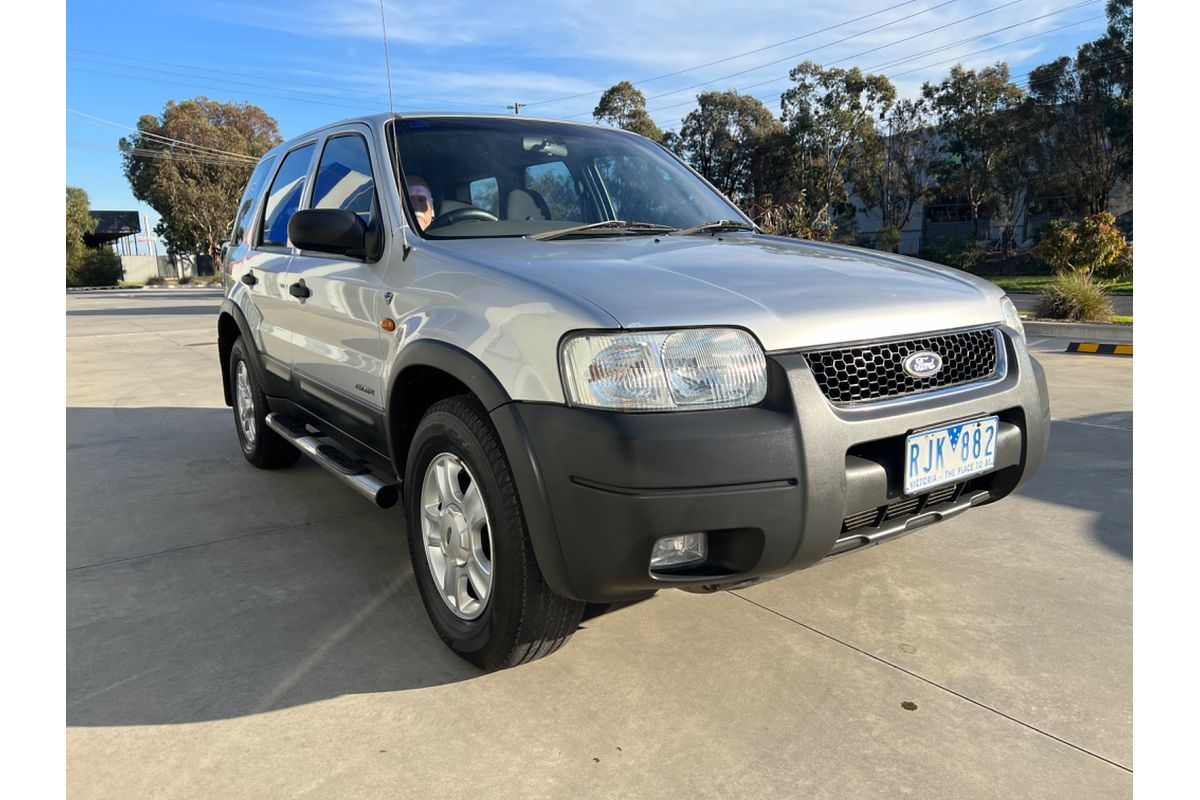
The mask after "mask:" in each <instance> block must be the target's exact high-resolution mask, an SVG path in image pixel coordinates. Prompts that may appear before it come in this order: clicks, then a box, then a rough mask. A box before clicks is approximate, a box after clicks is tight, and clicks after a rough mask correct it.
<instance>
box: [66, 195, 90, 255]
mask: <svg viewBox="0 0 1200 800" xmlns="http://www.w3.org/2000/svg"><path fill="white" fill-rule="evenodd" d="M90 208H91V202H90V201H89V200H88V195H87V192H85V191H84V190H83V189H80V188H79V187H77V186H68V187H67V269H68V270H71V269H73V268H75V267H78V266H79V265H80V264H81V263H82V262H83V259H84V257H85V256H86V255H87V245H85V244H84V243H83V237H84V236H87V235H88V234H90V233H93V232H95V230H96V220H95V219H93V218H92V215H91V214H89V213H88V210H89V209H90Z"/></svg>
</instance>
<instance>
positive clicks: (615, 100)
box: [592, 81, 663, 142]
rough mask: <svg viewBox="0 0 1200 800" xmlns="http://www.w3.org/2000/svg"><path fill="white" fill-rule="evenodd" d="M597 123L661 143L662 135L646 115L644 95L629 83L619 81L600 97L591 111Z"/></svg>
mask: <svg viewBox="0 0 1200 800" xmlns="http://www.w3.org/2000/svg"><path fill="white" fill-rule="evenodd" d="M592 118H593V119H595V120H596V121H597V122H606V123H608V124H609V125H615V126H616V127H618V128H624V129H625V130H627V131H633V132H634V133H640V134H641V135H642V136H645V137H646V138H647V139H653V140H654V141H656V142H661V141H662V138H663V133H662V131H661V130H659V127H658V126H657V125H655V124H654V120H652V119H650V115H649V114H647V113H646V95H644V94H642V92H641V90H640V89H638V88H637V87H636V86H634V85H633V84H632V83H630V82H629V81H621V82H620V83H618V84H616V85H615V86H613V87H611V88H609V89H608V91H606V92H605V93H604V94H603V95H601V96H600V102H599V103H597V104H596V108H595V109H594V110H593V111H592Z"/></svg>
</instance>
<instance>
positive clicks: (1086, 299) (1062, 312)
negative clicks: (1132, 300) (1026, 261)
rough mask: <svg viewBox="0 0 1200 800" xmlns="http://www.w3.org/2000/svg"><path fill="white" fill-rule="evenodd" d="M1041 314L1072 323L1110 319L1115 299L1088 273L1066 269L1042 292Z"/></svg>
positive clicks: (1039, 309)
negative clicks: (1066, 270)
mask: <svg viewBox="0 0 1200 800" xmlns="http://www.w3.org/2000/svg"><path fill="white" fill-rule="evenodd" d="M1038 314H1039V315H1041V316H1043V317H1047V318H1049V319H1061V320H1067V321H1071V322H1108V321H1110V320H1111V318H1112V315H1113V304H1112V298H1110V297H1109V296H1108V293H1107V292H1105V291H1104V289H1103V288H1101V287H1100V286H1099V285H1098V284H1097V283H1096V282H1095V281H1093V280H1092V277H1091V276H1090V275H1089V274H1088V273H1086V272H1063V273H1059V275H1058V276H1057V277H1056V278H1055V279H1054V283H1052V284H1051V285H1050V286H1049V287H1047V289H1046V291H1045V292H1044V293H1043V294H1042V302H1041V305H1040V307H1039V308H1038Z"/></svg>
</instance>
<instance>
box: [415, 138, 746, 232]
mask: <svg viewBox="0 0 1200 800" xmlns="http://www.w3.org/2000/svg"><path fill="white" fill-rule="evenodd" d="M395 125H396V140H395V141H396V145H397V148H398V154H399V158H400V165H401V169H402V171H403V173H404V176H405V178H406V180H407V184H408V186H407V189H408V190H407V191H406V192H405V194H406V196H407V199H408V203H409V210H410V213H411V214H412V218H413V220H414V222H415V224H416V225H417V227H418V228H420V229H421V232H422V234H423V235H425V236H428V237H430V238H466V237H472V238H473V237H495V236H528V235H531V234H540V233H547V232H550V231H555V230H564V229H566V228H577V227H579V226H584V225H590V224H592V223H597V222H600V223H603V222H608V221H612V220H621V221H624V222H628V223H631V224H630V226H629V227H624V226H620V225H604V226H597V227H595V228H592V229H588V230H579V231H572V232H569V233H565V234H564V238H569V237H571V236H620V235H638V234H646V233H653V232H655V230H657V231H659V232H661V231H662V230H664V229H665V228H690V227H693V226H697V225H702V224H704V223H706V222H709V221H711V220H719V219H735V220H739V221H741V220H742V219H743V217H742V215H741V213H740V212H739V211H738V210H737V209H736V208H734V207H733V206H732V205H730V204H729V203H728V202H727V201H726V200H724V199H723V198H722V197H721V196H720V195H719V194H717V193H716V192H714V191H713V190H712V189H710V188H709V187H708V186H707V185H705V183H704V182H703V181H702V180H700V179H699V178H698V177H696V176H695V175H694V174H693V173H692V172H691V171H689V170H688V169H687V168H686V167H684V166H683V165H682V164H680V163H679V162H678V161H676V160H675V159H674V158H673V157H672V156H671V155H670V154H669V153H667V152H666V151H665V150H663V149H662V148H661V147H659V146H658V145H656V144H654V143H653V142H650V141H648V140H646V139H642V138H641V137H638V136H633V135H630V134H627V133H624V132H622V131H617V130H606V129H603V128H592V127H585V126H581V125H570V124H563V123H554V122H542V121H536V120H522V119H471V118H463V119H455V118H446V117H441V118H428V119H402V120H399V121H398V122H396V123H395Z"/></svg>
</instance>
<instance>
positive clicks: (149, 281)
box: [146, 275, 163, 286]
mask: <svg viewBox="0 0 1200 800" xmlns="http://www.w3.org/2000/svg"><path fill="white" fill-rule="evenodd" d="M162 284H163V279H162V278H161V277H159V276H158V275H151V276H150V277H149V278H146V285H147V286H162Z"/></svg>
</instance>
